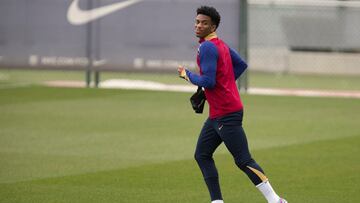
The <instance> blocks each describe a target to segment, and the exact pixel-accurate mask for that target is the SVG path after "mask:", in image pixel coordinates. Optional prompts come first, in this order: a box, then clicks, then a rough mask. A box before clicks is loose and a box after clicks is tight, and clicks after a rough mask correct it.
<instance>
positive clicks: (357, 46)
mask: <svg viewBox="0 0 360 203" xmlns="http://www.w3.org/2000/svg"><path fill="white" fill-rule="evenodd" d="M358 19H360V2H359V1H337V0H320V1H317V0H310V1H309V0H302V1H300V0H287V1H283V0H249V61H250V64H251V69H252V70H259V71H267V72H280V73H317V74H360V20H358Z"/></svg>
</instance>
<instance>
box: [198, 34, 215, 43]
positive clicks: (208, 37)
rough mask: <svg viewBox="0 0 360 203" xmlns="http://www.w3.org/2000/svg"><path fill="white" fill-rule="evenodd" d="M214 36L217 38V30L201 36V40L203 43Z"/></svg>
mask: <svg viewBox="0 0 360 203" xmlns="http://www.w3.org/2000/svg"><path fill="white" fill-rule="evenodd" d="M214 38H217V35H216V32H212V33H210V34H208V35H207V36H206V37H204V38H200V40H199V42H200V43H201V42H203V41H209V40H212V39H214Z"/></svg>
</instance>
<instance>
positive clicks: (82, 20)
mask: <svg viewBox="0 0 360 203" xmlns="http://www.w3.org/2000/svg"><path fill="white" fill-rule="evenodd" d="M140 1H141V0H127V1H122V2H118V3H113V4H110V5H106V6H102V7H98V8H94V9H92V10H81V9H80V8H79V0H74V1H73V2H72V3H71V4H70V6H69V9H68V12H67V19H68V21H69V22H70V23H71V24H73V25H83V24H86V23H89V22H91V21H94V20H96V19H99V18H101V17H104V16H106V15H109V14H111V13H113V12H115V11H118V10H121V9H124V8H126V7H128V6H131V5H133V4H135V3H138V2H140Z"/></svg>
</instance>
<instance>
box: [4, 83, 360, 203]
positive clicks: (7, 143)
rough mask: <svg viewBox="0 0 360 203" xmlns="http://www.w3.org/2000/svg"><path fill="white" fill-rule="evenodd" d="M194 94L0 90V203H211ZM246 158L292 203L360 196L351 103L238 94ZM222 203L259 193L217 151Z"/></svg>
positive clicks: (357, 113) (357, 118)
mask: <svg viewBox="0 0 360 203" xmlns="http://www.w3.org/2000/svg"><path fill="white" fill-rule="evenodd" d="M189 96H190V93H172V92H152V91H129V90H104V89H66V88H46V87H39V86H30V87H22V88H9V89H8V88H4V89H0V157H1V158H0V202H4V203H5V202H6V203H12V202H24V203H25V202H26V203H29V202H36V203H41V202H44V203H45V202H46V203H49V202H50V203H51V202H54V203H55V202H56V203H61V202H80V203H82V202H84V203H91V202H94V203H95V202H96V203H98V202H107V203H111V202H122V203H147V202H149V203H169V202H174V203H175V202H179V203H180V202H181V203H183V202H191V203H208V202H209V197H208V192H207V190H206V187H205V184H204V183H203V180H202V177H201V174H200V170H199V169H198V167H197V165H196V162H195V161H194V160H193V152H194V148H195V144H196V140H197V136H198V133H199V131H200V128H201V125H202V123H203V121H204V120H205V119H206V115H207V112H205V113H204V114H203V115H196V114H194V113H193V112H192V110H191V107H190V104H189V101H188V98H189ZM242 99H243V101H244V104H245V117H244V128H245V130H246V133H247V136H248V140H249V144H250V149H251V151H252V154H253V157H254V158H255V159H256V160H257V162H258V163H259V164H260V165H261V166H262V167H263V169H264V170H265V172H266V174H267V175H268V176H269V178H270V180H271V182H272V185H273V187H274V188H275V189H276V190H277V191H278V193H279V194H281V195H283V196H284V197H285V198H286V199H287V200H288V201H289V202H291V203H296V202H299V203H304V202H307V203H332V202H333V203H335V202H336V203H338V202H360V195H359V193H358V191H359V186H358V185H359V183H360V174H359V171H360V164H359V163H360V156H359V154H360V149H359V146H360V130H359V123H360V102H359V100H358V99H341V98H331V99H330V98H299V97H276V96H274V97H273V96H250V95H243V96H242ZM215 160H216V163H217V167H218V170H219V174H220V181H221V184H222V190H223V195H224V198H225V201H226V203H239V202H244V203H249V202H251V203H254V202H255V203H256V202H265V199H263V197H262V196H261V195H260V194H259V192H258V191H257V190H256V188H254V187H253V186H252V184H251V183H250V181H249V180H248V179H247V177H246V176H245V175H244V174H243V173H242V172H241V171H240V170H239V169H237V168H236V166H235V164H234V163H233V160H232V158H231V156H230V154H229V153H228V152H227V150H226V149H225V148H224V147H223V145H221V146H220V148H219V149H218V151H217V152H216V154H215Z"/></svg>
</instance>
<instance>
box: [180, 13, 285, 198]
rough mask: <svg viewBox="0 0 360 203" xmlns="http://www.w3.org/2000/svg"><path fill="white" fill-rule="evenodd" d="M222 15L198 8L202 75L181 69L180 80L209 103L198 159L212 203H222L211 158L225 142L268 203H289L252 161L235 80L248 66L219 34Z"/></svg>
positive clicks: (199, 62)
mask: <svg viewBox="0 0 360 203" xmlns="http://www.w3.org/2000/svg"><path fill="white" fill-rule="evenodd" d="M219 23H220V15H219V13H218V12H217V11H216V9H215V8H213V7H208V6H202V7H200V8H198V9H197V16H196V22H195V33H196V36H197V37H198V38H199V39H200V41H199V42H200V46H199V49H198V55H197V63H198V66H199V69H200V74H199V75H198V74H195V73H193V72H191V71H189V70H187V69H186V68H184V67H182V66H179V68H178V73H179V76H180V77H181V78H184V79H186V80H187V81H190V82H191V83H192V84H194V85H197V86H199V87H203V88H204V89H205V95H206V99H207V101H208V104H209V108H210V111H209V114H210V115H209V118H208V119H207V120H206V122H205V123H204V126H203V128H202V130H201V133H200V136H199V138H198V142H197V146H196V150H195V159H196V161H197V163H198V165H199V167H200V169H201V172H202V174H203V177H204V180H205V183H206V185H207V187H208V190H209V192H210V197H211V201H212V203H223V202H224V201H223V198H222V195H221V190H220V185H219V178H218V172H217V169H216V167H215V163H214V160H213V158H212V155H213V153H214V151H215V150H216V148H217V147H218V146H219V145H220V144H221V143H222V142H224V144H225V146H226V147H227V149H228V150H229V151H230V153H231V154H232V156H233V157H234V160H235V163H236V165H237V166H238V167H239V168H240V169H241V170H242V171H243V172H245V173H246V175H247V176H248V177H249V178H250V180H251V181H252V182H253V183H254V185H255V186H256V187H257V188H258V189H259V190H260V192H261V193H262V194H263V195H264V197H265V198H266V200H267V201H268V202H269V203H286V200H284V199H282V198H280V197H279V196H278V195H277V194H276V193H275V192H274V190H273V188H272V187H271V185H270V183H269V181H268V179H267V177H266V176H265V174H264V171H263V170H262V169H261V167H260V166H259V165H258V164H257V163H256V162H255V161H254V159H252V157H251V155H250V152H249V149H248V144H247V138H246V135H245V132H244V130H243V128H242V117H243V104H242V102H241V100H240V96H239V92H238V89H237V86H236V82H235V81H236V79H237V78H238V77H239V76H240V75H241V74H242V73H243V72H244V70H245V69H246V68H247V64H246V63H245V62H244V61H243V60H242V59H241V58H240V56H239V55H238V54H237V53H236V52H235V51H234V50H233V49H231V48H229V47H228V46H227V45H226V44H225V43H224V42H223V41H222V40H221V39H219V38H218V37H217V35H216V32H215V31H216V29H217V28H218V27H219Z"/></svg>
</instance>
